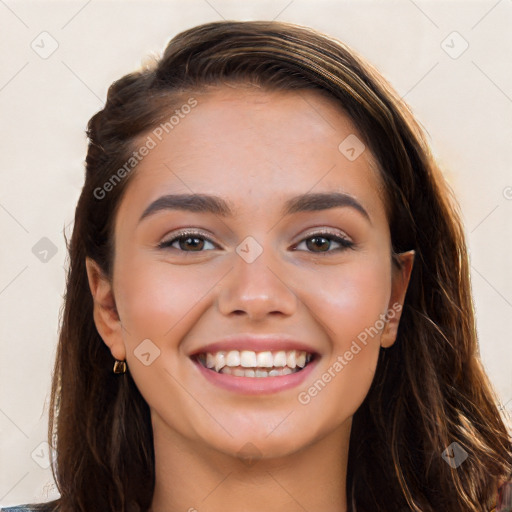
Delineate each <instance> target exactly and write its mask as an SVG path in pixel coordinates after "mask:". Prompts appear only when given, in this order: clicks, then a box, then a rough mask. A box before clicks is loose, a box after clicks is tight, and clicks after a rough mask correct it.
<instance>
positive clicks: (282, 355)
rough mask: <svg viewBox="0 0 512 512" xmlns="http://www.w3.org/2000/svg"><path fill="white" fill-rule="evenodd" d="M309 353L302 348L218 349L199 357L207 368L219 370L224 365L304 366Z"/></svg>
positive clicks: (309, 357) (261, 366)
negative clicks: (263, 349)
mask: <svg viewBox="0 0 512 512" xmlns="http://www.w3.org/2000/svg"><path fill="white" fill-rule="evenodd" d="M311 357H312V356H311V354H309V353H308V352H305V351H303V350H288V351H284V350H280V351H278V352H271V351H265V352H253V351H252V350H241V351H239V350H230V351H229V352H225V351H219V352H215V353H211V352H207V353H206V360H205V355H204V354H201V356H199V359H200V360H201V362H202V363H203V364H205V366H206V367H207V368H214V369H215V371H217V372H218V371H220V370H221V369H222V368H223V367H225V366H230V367H237V366H242V367H244V368H272V367H277V368H280V367H281V368H282V367H284V366H288V367H289V368H295V367H297V366H298V367H300V368H304V366H306V363H307V362H309V361H310V360H311Z"/></svg>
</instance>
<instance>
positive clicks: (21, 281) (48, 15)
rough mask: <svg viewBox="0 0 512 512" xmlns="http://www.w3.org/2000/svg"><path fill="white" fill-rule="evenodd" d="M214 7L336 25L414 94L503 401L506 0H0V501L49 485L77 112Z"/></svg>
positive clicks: (506, 347)
mask: <svg viewBox="0 0 512 512" xmlns="http://www.w3.org/2000/svg"><path fill="white" fill-rule="evenodd" d="M222 18H226V19H239V20H246V19H279V20H283V21H291V22H295V23H300V24H305V25H310V26H312V27H314V28H317V29H320V30H322V31H324V32H326V33H328V34H331V35H333V36H336V37H338V38H340V39H342V40H343V41H345V42H347V43H348V44H350V45H352V46H353V47H354V48H355V49H356V50H358V51H359V52H360V53H361V54H362V55H364V56H366V57H367V58H368V59H369V60H370V61H372V62H373V63H374V64H375V65H376V66H377V67H378V68H379V69H380V70H381V72H382V73H383V74H384V75H385V76H386V77H387V78H388V79H389V80H390V81H391V83H392V84H393V85H394V86H395V87H396V89H397V90H398V92H399V93H400V94H401V95H403V96H404V97H405V99H406V101H407V102H408V103H409V104H410V105H411V107H412V109H413V111H414V112H415V114H416V115H417V117H418V118H419V120H420V121H421V122H422V124H423V126H424V127H425V128H426V130H427V131H428V133H429V136H430V139H431V143H432V146H433V149H434V152H435V154H436V155H437V157H438V158H439V160H440V162H441V164H442V166H443V169H444V170H445V172H446V175H447V177H448V178H449V180H450V183H451V184H452V186H453V188H454V189H455V192H456V193H457V195H458V198H459V201H460V204H461V208H462V212H463V216H464V221H465V226H466V232H467V235H468V241H469V245H470V249H471V260H472V281H473V287H474V297H475V302H476V309H477V319H478V329H479V334H480V340H481V341H480V345H481V354H482V358H483V360H484V363H485V366H486V368H487V371H488V373H489V375H490V377H491V379H492V382H493V384H494V385H495V387H496V389H497V391H498V392H499V394H500V396H501V400H502V403H503V404H504V411H505V412H506V411H507V410H508V411H509V413H510V411H511V410H512V370H511V368H512V345H511V343H510V331H511V329H512V267H511V265H510V261H511V260H512V258H511V256H512V236H511V234H512V229H511V226H512V221H511V219H512V174H511V163H512V156H511V154H512V152H511V141H512V123H511V119H512V69H511V61H512V59H511V56H512V35H511V31H510V27H511V26H512V1H511V0H500V1H496V0H490V1H478V2H468V1H464V2H462V1H450V2H447V1H419V0H417V1H413V0H401V1H393V2H391V1H385V2H384V1H378V2H367V1H364V2H361V1H359V2H356V1H352V2H341V1H319V0H316V1H314V2H313V1H308V0H292V1H290V0H275V1H272V2H270V1H243V2H242V1H240V2H234V1H231V2H230V1H222V0H196V1H188V2H185V1H183V0H181V1H180V2H179V3H178V2H174V1H161V2H149V1H145V2H142V1H140V2H121V1H112V2H105V1H100V0H94V1H90V0H89V1H87V0H84V1H80V2H74V1H66V2H58V1H52V2H46V1H41V2H35V1H34V2H27V1H25V2H19V1H13V0H0V48H1V53H2V66H1V68H0V108H1V117H0V127H1V128H0V129H1V138H0V141H1V144H2V151H1V152H0V173H1V177H0V226H1V235H2V240H1V261H0V315H1V321H0V329H1V330H0V343H1V358H0V383H1V387H0V429H1V436H0V506H2V505H4V506H6V505H9V504H19V503H26V502H28V501H46V500H49V499H52V498H54V497H55V496H56V494H55V488H54V485H53V481H52V478H51V472H50V469H48V468H45V467H44V466H45V465H47V464H48V449H47V447H46V446H45V445H44V444H43V445H41V443H42V442H44V441H45V440H46V422H47V410H46V407H45V402H46V401H47V398H48V392H49V385H50V373H51V369H52V363H53V357H54V351H55V344H56V340H57V326H58V316H59V309H60V307H61V301H62V294H63V292H64V265H65V245H64V237H63V230H64V228H66V233H67V234H68V235H69V234H70V233H71V231H70V230H71V227H72V218H73V214H74V207H75V204H76V201H77V198H78V195H79V192H80V188H81V186H82V180H83V160H84V157H85V151H86V141H85V135H84V129H85V126H86V123H87V120H88V119H89V118H90V117H91V116H92V115H93V114H94V113H95V112H96V111H97V110H99V109H100V108H101V107H102V104H103V102H104V99H105V95H106V90H107V87H108V86H109V85H110V83H111V82H112V81H113V80H115V79H117V78H119V77H120V76H122V75H123V74H125V73H128V72H130V71H132V70H133V69H135V68H137V67H138V66H139V65H140V62H141V60H142V58H143V57H144V55H146V54H148V53H149V52H159V51H160V50H161V49H162V48H163V47H164V45H165V43H166V42H167V40H168V39H169V38H170V37H172V36H173V35H175V34H176V33H177V32H179V31H182V30H184V29H186V28H189V27H192V26H194V25H198V24H200V23H204V22H207V21H216V20H220V19H222ZM454 31H456V32H457V33H458V35H457V34H453V32H454ZM42 32H47V33H48V34H43V35H41V33H42ZM41 41H43V42H41ZM443 41H444V43H443ZM31 44H32V46H33V47H34V49H33V48H32V47H31ZM52 44H53V45H57V44H58V47H57V49H56V50H55V52H54V53H53V54H52V55H49V56H48V55H44V52H45V51H46V52H49V51H50V50H51V49H52ZM466 44H468V45H469V46H468V48H467V50H466V51H464V52H463V53H461V54H460V55H458V54H459V53H460V52H461V51H462V50H463V49H464V47H465V46H466ZM35 50H37V51H38V52H39V53H37V52H36V51H35ZM42 53H43V55H41V54H42ZM450 54H451V55H450ZM43 57H47V58H43ZM454 57H457V58H454ZM43 237H46V238H47V239H48V240H50V241H51V244H53V245H54V246H55V249H56V251H57V252H56V254H55V255H53V256H52V253H51V252H49V253H48V254H47V256H46V257H47V259H48V261H46V262H44V261H41V260H40V258H41V257H42V253H40V254H39V257H37V256H36V254H34V252H36V253H37V252H38V251H37V250H34V252H33V247H34V246H36V248H38V247H43V248H44V246H45V245H44V244H48V243H49V242H48V241H47V240H44V241H42V242H41V241H40V240H41V239H42V238H43ZM36 244H43V245H42V246H40V245H36ZM40 250H41V249H40ZM77 442H79V440H77Z"/></svg>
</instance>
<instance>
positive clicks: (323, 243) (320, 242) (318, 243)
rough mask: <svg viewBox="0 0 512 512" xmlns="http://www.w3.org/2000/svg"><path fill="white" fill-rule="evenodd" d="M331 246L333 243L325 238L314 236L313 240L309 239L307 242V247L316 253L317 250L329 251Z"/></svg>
mask: <svg viewBox="0 0 512 512" xmlns="http://www.w3.org/2000/svg"><path fill="white" fill-rule="evenodd" d="M330 245H331V241H330V240H328V239H327V238H325V237H323V236H314V237H313V238H308V239H307V241H306V247H307V248H308V249H309V250H310V251H313V252H315V251H316V249H318V250H320V251H321V252H325V251H328V250H329V247H330Z"/></svg>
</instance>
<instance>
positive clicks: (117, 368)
mask: <svg viewBox="0 0 512 512" xmlns="http://www.w3.org/2000/svg"><path fill="white" fill-rule="evenodd" d="M112 371H113V372H114V373H126V361H119V360H118V359H116V360H115V362H114V369H113V370H112Z"/></svg>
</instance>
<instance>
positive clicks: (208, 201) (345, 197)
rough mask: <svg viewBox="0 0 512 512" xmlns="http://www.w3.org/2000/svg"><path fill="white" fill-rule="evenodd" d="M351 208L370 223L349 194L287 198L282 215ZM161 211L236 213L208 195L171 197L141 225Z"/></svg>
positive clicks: (156, 206) (163, 199) (152, 208)
mask: <svg viewBox="0 0 512 512" xmlns="http://www.w3.org/2000/svg"><path fill="white" fill-rule="evenodd" d="M340 207H349V208H353V209H354V210H356V211H358V212H359V213H360V214H361V215H362V216H363V217H365V218H366V219H367V220H368V221H369V222H370V223H371V220H370V216H369V214H368V212H367V211H366V210H365V209H364V207H363V205H362V204H361V203H360V202H359V201H358V200H357V199H355V198H354V197H353V196H351V195H349V194H345V193H342V192H317V193H306V194H302V195H299V196H296V197H292V198H291V199H288V200H287V201H286V202H285V204H284V207H283V211H282V215H283V216H286V215H291V214H293V213H300V212H311V211H322V210H329V209H331V208H340ZM162 210H182V211H188V212H195V213H212V214H214V215H220V216H221V217H233V216H234V211H233V209H232V208H231V207H230V205H229V203H228V202H227V201H225V200H224V199H222V198H221V197H219V196H215V195H208V194H169V195H165V196H161V197H159V198H158V199H156V200H155V201H153V202H152V203H151V204H150V205H149V206H148V207H147V208H146V209H145V210H144V212H143V214H142V215H141V217H140V219H139V222H141V221H142V220H143V219H145V218H146V217H149V216H150V215H153V214H155V213H156V212H159V211H162Z"/></svg>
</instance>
